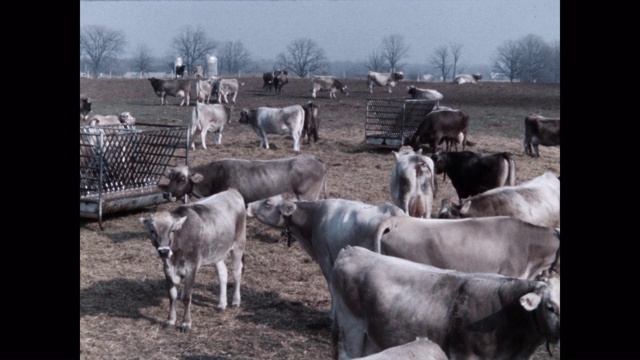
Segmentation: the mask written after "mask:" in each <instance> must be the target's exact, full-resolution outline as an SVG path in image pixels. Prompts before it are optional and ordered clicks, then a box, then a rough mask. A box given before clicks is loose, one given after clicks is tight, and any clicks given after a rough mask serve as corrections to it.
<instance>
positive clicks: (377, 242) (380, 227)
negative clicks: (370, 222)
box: [373, 214, 409, 254]
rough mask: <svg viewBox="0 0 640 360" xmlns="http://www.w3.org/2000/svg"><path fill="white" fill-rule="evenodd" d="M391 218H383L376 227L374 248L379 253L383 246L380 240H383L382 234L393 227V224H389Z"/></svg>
mask: <svg viewBox="0 0 640 360" xmlns="http://www.w3.org/2000/svg"><path fill="white" fill-rule="evenodd" d="M407 215H409V214H407ZM389 219H390V218H386V219H384V220H382V221H381V222H380V224H378V228H377V229H376V235H375V238H374V239H373V240H374V244H373V250H374V251H375V252H377V253H378V254H381V253H382V246H381V245H380V242H381V240H382V235H384V234H386V233H388V232H389V230H390V227H391V224H389V225H387V224H388V223H389V222H390V220H389Z"/></svg>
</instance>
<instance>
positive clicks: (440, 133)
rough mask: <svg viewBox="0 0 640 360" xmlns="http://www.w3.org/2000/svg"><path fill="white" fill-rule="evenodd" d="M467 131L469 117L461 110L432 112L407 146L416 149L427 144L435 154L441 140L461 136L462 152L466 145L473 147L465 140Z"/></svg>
mask: <svg viewBox="0 0 640 360" xmlns="http://www.w3.org/2000/svg"><path fill="white" fill-rule="evenodd" d="M468 130H469V116H468V115H467V114H465V113H464V112H462V111H461V110H439V111H432V112H430V113H429V114H427V116H425V118H424V120H422V122H421V123H420V125H419V126H418V129H416V132H415V133H414V134H413V135H412V136H411V138H410V139H409V141H408V142H407V145H410V146H411V147H413V148H414V149H417V148H419V147H420V146H422V144H423V143H428V144H429V147H430V148H431V152H432V153H435V152H436V151H437V146H438V144H441V143H442V141H443V139H446V138H449V139H458V137H459V136H460V134H462V150H464V149H465V146H466V145H468V146H473V145H475V144H474V143H472V142H471V141H469V140H468V139H467V131H468Z"/></svg>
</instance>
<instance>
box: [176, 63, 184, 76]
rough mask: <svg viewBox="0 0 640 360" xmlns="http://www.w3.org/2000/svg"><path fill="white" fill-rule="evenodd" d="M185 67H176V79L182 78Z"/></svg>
mask: <svg viewBox="0 0 640 360" xmlns="http://www.w3.org/2000/svg"><path fill="white" fill-rule="evenodd" d="M185 67H186V65H176V79H177V78H182V77H184V69H185Z"/></svg>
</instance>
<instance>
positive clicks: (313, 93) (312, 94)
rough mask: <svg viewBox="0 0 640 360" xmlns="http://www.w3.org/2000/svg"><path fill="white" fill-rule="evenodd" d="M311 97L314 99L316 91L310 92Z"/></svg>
mask: <svg viewBox="0 0 640 360" xmlns="http://www.w3.org/2000/svg"><path fill="white" fill-rule="evenodd" d="M311 97H312V98H314V99H315V98H316V89H313V90H311Z"/></svg>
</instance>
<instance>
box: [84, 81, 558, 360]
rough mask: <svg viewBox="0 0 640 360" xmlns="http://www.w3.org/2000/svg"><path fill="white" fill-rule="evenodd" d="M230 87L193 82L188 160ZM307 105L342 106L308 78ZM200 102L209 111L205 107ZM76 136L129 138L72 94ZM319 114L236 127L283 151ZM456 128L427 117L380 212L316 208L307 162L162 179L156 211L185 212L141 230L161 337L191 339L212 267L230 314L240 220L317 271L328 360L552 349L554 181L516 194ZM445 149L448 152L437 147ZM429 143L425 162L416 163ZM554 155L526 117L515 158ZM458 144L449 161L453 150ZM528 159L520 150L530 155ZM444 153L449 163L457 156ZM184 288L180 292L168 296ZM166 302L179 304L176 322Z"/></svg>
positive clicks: (463, 128) (328, 85)
mask: <svg viewBox="0 0 640 360" xmlns="http://www.w3.org/2000/svg"><path fill="white" fill-rule="evenodd" d="M287 76H288V73H287V71H286V70H280V71H273V72H269V73H265V74H264V76H263V80H264V86H263V89H264V90H265V91H271V89H272V88H274V89H275V91H276V94H282V90H283V87H284V86H285V85H286V84H287V83H288V79H287ZM403 78H404V75H403V74H402V73H401V72H397V73H395V72H392V73H374V72H370V73H369V74H368V76H367V86H368V89H369V91H370V92H373V87H374V86H386V87H387V91H388V92H389V93H391V92H392V88H393V87H394V86H396V84H397V83H398V82H399V81H401V80H402V79H403ZM481 78H482V76H481V75H480V74H469V75H459V76H457V77H456V78H455V79H454V82H455V83H457V84H464V83H476V82H477V81H478V80H480V79H481ZM149 81H150V83H151V86H152V87H153V91H154V92H155V93H156V95H157V96H158V97H160V102H161V105H165V104H166V96H179V97H182V101H181V103H180V106H183V105H189V104H190V96H191V87H192V79H165V80H162V79H155V78H150V79H149ZM242 86H243V84H242V83H240V82H239V81H238V80H237V79H221V78H216V77H211V78H208V79H205V78H203V77H202V76H199V77H197V81H196V83H195V88H196V99H197V100H196V104H195V106H194V107H193V110H192V112H191V114H192V116H191V123H190V134H191V144H190V147H191V148H192V149H195V148H196V146H195V139H196V135H200V139H199V140H200V143H201V146H202V148H203V149H206V143H205V142H206V135H207V134H208V133H209V132H215V133H217V138H216V143H218V144H219V143H221V141H222V131H223V129H224V126H225V125H226V124H227V123H228V122H229V121H230V120H231V119H230V117H231V113H232V111H233V105H229V101H228V98H227V97H228V96H230V95H232V97H231V98H230V100H231V103H233V104H235V102H236V96H237V95H238V93H239V90H240V88H241V87H242ZM407 89H408V92H407V93H408V94H409V95H410V96H411V97H413V98H426V99H430V100H436V101H439V100H441V99H442V98H443V95H442V94H441V93H439V92H438V91H435V90H431V89H420V88H416V87H415V86H410V87H408V88H407ZM311 91H312V97H313V98H314V99H315V98H316V93H317V92H318V91H328V92H329V98H330V99H332V98H336V93H337V91H340V92H341V93H342V94H344V95H345V96H348V94H349V93H348V90H347V86H345V85H344V84H342V83H341V82H340V81H339V80H338V79H336V78H335V77H331V76H314V77H312V78H311ZM212 95H213V98H214V99H215V102H216V103H210V97H211V96H212ZM80 108H81V110H80V112H81V122H85V123H86V124H88V125H92V126H95V127H99V126H101V125H112V124H116V125H117V124H121V125H123V126H124V125H133V124H135V118H133V116H131V114H129V113H128V112H123V113H121V114H120V115H119V116H115V115H111V116H100V115H94V116H92V117H89V113H90V112H91V100H90V99H89V98H88V97H87V96H85V95H81V99H80ZM319 112H320V110H319V107H318V105H317V104H316V103H314V102H313V101H309V102H307V103H306V104H304V105H291V106H287V107H283V108H271V107H258V108H254V109H247V108H243V109H241V111H240V118H239V122H240V123H242V124H247V125H249V126H250V127H251V129H252V130H253V131H254V132H255V133H256V134H257V135H258V137H259V138H260V146H261V147H263V148H265V149H269V142H268V139H267V134H288V135H290V136H291V137H292V138H293V150H294V151H296V152H297V151H299V150H300V144H301V142H302V141H303V139H304V137H305V136H307V137H308V138H307V141H308V142H310V141H311V138H312V137H313V138H314V141H317V139H318V131H319V128H320V126H319V125H320V117H319ZM468 120H469V117H468V116H467V114H465V113H464V112H463V111H461V110H459V109H450V108H446V107H441V106H439V104H438V105H437V107H436V108H435V110H434V111H432V112H431V113H429V114H428V115H427V116H426V117H425V119H424V121H423V122H422V123H421V124H420V126H419V127H418V129H417V130H416V132H415V134H414V135H413V136H412V137H411V138H410V139H408V141H407V143H406V144H405V146H402V147H400V148H399V149H398V150H397V151H393V155H394V156H395V166H394V167H393V169H392V172H391V173H390V174H389V180H388V181H389V187H390V190H391V199H390V200H391V202H390V203H386V204H382V205H371V204H367V203H364V202H360V201H356V200H346V199H339V198H328V196H327V189H326V188H327V178H326V175H327V165H326V164H325V162H324V161H323V160H322V159H320V158H319V157H318V156H316V155H311V154H298V155H296V156H293V157H288V158H281V159H274V160H244V159H218V160H214V161H212V162H210V163H208V164H204V165H199V166H193V167H190V166H186V165H179V166H175V167H172V168H170V169H168V170H167V173H166V177H167V178H168V180H169V182H168V183H167V184H165V185H162V190H163V191H164V197H165V198H166V199H167V200H170V201H178V200H179V199H185V198H188V197H193V198H195V199H197V200H195V201H194V202H190V203H184V204H180V205H177V206H175V207H173V208H172V209H170V210H168V211H159V212H157V213H154V214H152V215H150V216H148V217H142V218H140V219H139V220H140V223H141V224H142V226H143V228H144V229H146V231H147V233H148V236H149V237H150V238H151V241H152V244H153V246H154V247H155V249H156V251H157V253H158V256H159V258H160V260H161V261H162V263H163V268H164V272H165V277H166V285H167V286H166V288H167V292H168V296H169V301H170V309H169V315H168V317H167V320H166V322H165V326H176V327H177V328H178V329H179V330H180V331H189V330H191V327H192V319H191V313H190V304H191V300H192V292H193V287H194V283H195V277H196V274H197V272H198V269H199V268H200V267H201V266H207V265H212V266H215V268H216V270H217V273H218V278H219V283H220V290H219V297H220V298H219V302H218V305H217V308H218V309H220V310H223V309H225V308H226V307H227V294H226V291H227V286H226V284H227V277H228V275H227V272H228V270H227V267H226V265H225V260H226V259H227V256H230V257H231V267H232V269H231V270H232V276H233V278H234V287H233V295H232V302H231V305H232V306H240V304H241V284H242V275H243V266H244V265H243V264H244V250H245V246H246V242H247V241H246V232H247V230H246V222H247V217H250V218H255V219H257V220H258V221H259V222H261V223H263V224H265V225H268V226H269V227H272V228H275V229H280V230H282V231H283V234H285V236H287V237H288V241H289V243H291V241H297V242H298V243H299V244H300V245H301V246H302V248H303V249H304V251H305V252H306V253H308V254H309V256H310V257H311V258H312V259H313V260H314V261H315V262H316V263H317V264H318V265H319V266H320V269H321V271H322V274H323V276H324V278H325V280H326V283H327V290H328V292H329V294H330V296H331V309H330V312H329V314H328V316H329V318H330V319H331V320H332V329H331V345H332V356H333V358H334V359H338V358H340V359H350V358H366V359H399V358H417V359H431V360H434V359H435V360H441V359H447V358H451V359H527V358H530V357H531V355H532V354H533V353H534V351H535V350H536V349H537V348H538V347H539V346H540V345H542V344H544V343H546V344H547V348H548V347H549V344H555V345H557V346H559V343H560V178H559V177H558V176H556V175H554V174H552V173H551V172H545V173H543V174H540V175H539V176H538V177H536V178H534V179H531V180H529V181H526V182H523V183H522V184H516V181H515V179H516V167H515V162H514V160H513V159H512V158H511V156H510V154H509V153H506V152H501V153H495V154H479V153H474V152H472V151H467V150H466V146H472V145H473V143H472V142H470V141H469V140H468V139H467V131H468ZM443 142H446V150H444V151H443V150H438V146H439V145H441V144H442V143H443ZM423 144H426V145H428V146H429V149H430V150H431V155H430V156H427V155H425V154H423V148H422V145H423ZM559 144H560V130H559V119H552V118H545V117H543V116H541V115H539V114H529V115H527V116H526V117H525V121H524V141H523V146H524V151H525V153H526V154H527V155H529V156H532V157H538V156H539V153H538V145H543V146H556V145H559ZM457 145H461V146H462V151H458V148H457ZM532 147H533V148H532ZM454 148H455V150H454ZM437 175H442V176H443V177H445V178H446V177H448V178H449V179H450V181H451V184H452V185H453V187H454V188H455V191H456V193H457V195H458V199H457V200H458V201H457V202H451V201H443V202H442V204H441V206H440V211H439V212H438V213H437V214H432V208H433V205H434V204H433V202H434V197H435V194H436V193H437V191H438V182H437V181H436V176H437ZM180 283H183V289H182V290H181V291H178V286H179V285H180ZM178 300H180V301H182V302H183V304H184V312H183V315H182V318H181V321H178V318H177V314H176V306H177V302H178Z"/></svg>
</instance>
